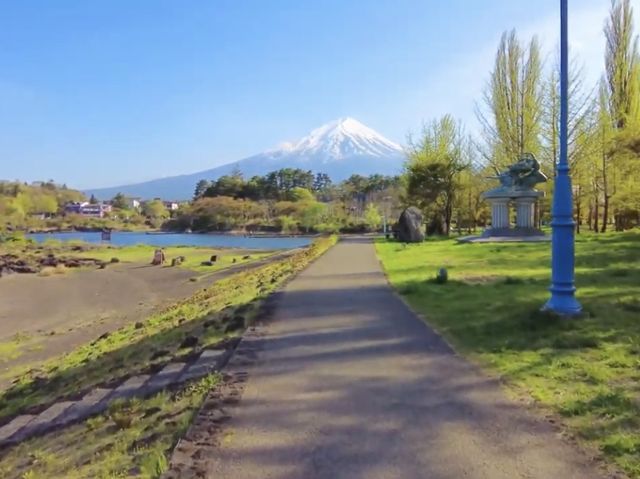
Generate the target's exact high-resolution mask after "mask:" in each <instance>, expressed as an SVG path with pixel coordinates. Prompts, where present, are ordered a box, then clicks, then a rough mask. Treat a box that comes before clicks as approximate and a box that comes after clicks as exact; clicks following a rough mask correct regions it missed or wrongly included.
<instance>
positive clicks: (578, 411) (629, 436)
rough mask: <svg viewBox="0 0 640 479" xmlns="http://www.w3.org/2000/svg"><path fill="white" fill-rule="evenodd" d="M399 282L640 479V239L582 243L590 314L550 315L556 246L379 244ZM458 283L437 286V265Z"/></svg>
mask: <svg viewBox="0 0 640 479" xmlns="http://www.w3.org/2000/svg"><path fill="white" fill-rule="evenodd" d="M377 250H378V255H379V256H380V258H381V260H382V262H383V264H384V267H385V270H386V272H387V274H388V276H389V279H390V281H391V283H392V284H393V285H394V286H395V287H396V288H397V289H398V290H399V292H400V293H401V294H402V295H403V296H405V297H406V299H407V300H408V302H409V303H410V304H411V305H412V307H414V308H415V309H416V310H417V311H419V312H421V313H423V314H424V315H425V317H426V319H427V321H429V323H430V324H432V325H433V326H434V327H435V328H436V329H437V330H438V331H439V332H441V333H442V334H443V335H444V336H445V337H446V338H447V339H448V340H449V341H450V342H451V343H452V344H453V345H454V347H455V348H456V349H458V350H459V351H460V352H462V353H464V354H467V355H469V356H471V357H472V358H474V359H475V360H476V361H479V362H480V363H481V364H484V365H485V366H486V367H488V368H489V369H491V370H493V371H496V372H498V373H499V374H500V375H501V376H502V377H504V378H505V379H506V380H507V382H508V383H509V384H510V385H511V387H512V391H514V392H517V393H518V394H525V395H528V396H530V397H532V398H533V399H535V400H536V401H537V402H538V404H540V405H542V406H544V407H547V408H549V409H550V410H552V411H554V412H555V413H557V414H559V415H561V416H562V417H563V422H564V423H565V424H566V426H567V427H568V428H569V429H570V430H571V431H573V432H574V433H575V434H576V435H577V436H578V437H580V438H581V439H582V440H583V441H585V442H587V443H589V444H590V445H593V446H596V447H598V448H599V449H600V450H601V451H602V452H603V454H604V455H605V456H606V457H608V458H609V459H610V460H612V461H613V462H615V463H617V464H618V465H619V466H621V467H622V468H623V469H624V470H625V471H626V472H627V473H628V474H629V475H630V476H631V477H636V478H640V382H639V380H640V317H639V313H640V261H639V258H640V233H638V232H628V233H612V234H606V235H579V236H578V239H577V244H576V283H577V286H578V296H579V299H580V301H581V302H582V304H583V307H584V310H585V314H584V315H583V317H581V318H579V319H574V320H561V319H558V318H556V317H554V316H552V315H549V314H545V313H541V312H540V311H539V309H540V307H541V306H542V305H543V304H544V303H545V302H546V300H547V299H548V296H549V293H548V291H547V288H548V286H549V275H550V269H549V264H550V255H549V251H550V245H549V244H540V243H528V244H523V243H521V244H513V243H511V244H504V243H503V244H495V243H494V244H457V243H456V242H455V241H453V240H432V241H427V242H425V243H423V244H416V245H407V246H404V245H401V244H399V243H395V242H386V241H379V242H378V243H377ZM441 267H446V268H447V269H448V273H449V280H448V282H446V283H445V284H438V283H437V282H436V281H435V280H434V279H435V276H436V273H437V271H438V269H439V268H441Z"/></svg>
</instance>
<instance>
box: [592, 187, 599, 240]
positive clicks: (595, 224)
mask: <svg viewBox="0 0 640 479" xmlns="http://www.w3.org/2000/svg"><path fill="white" fill-rule="evenodd" d="M599 219H600V202H599V201H598V193H597V192H596V199H595V203H594V205H593V231H595V232H596V233H598V232H599V231H600V230H599V227H598V224H599V223H598V221H599Z"/></svg>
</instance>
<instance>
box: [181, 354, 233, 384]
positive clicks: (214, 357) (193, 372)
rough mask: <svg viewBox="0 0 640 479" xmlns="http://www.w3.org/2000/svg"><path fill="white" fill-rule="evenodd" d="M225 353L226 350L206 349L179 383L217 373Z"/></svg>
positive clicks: (183, 374) (185, 372) (184, 373)
mask: <svg viewBox="0 0 640 479" xmlns="http://www.w3.org/2000/svg"><path fill="white" fill-rule="evenodd" d="M225 353H226V351H224V350H218V349H205V350H204V351H202V354H201V355H200V357H199V358H198V359H197V360H196V361H195V362H194V363H193V364H191V366H189V367H188V368H187V369H186V370H185V371H184V372H183V373H182V375H181V376H180V379H179V382H184V381H191V380H192V379H197V378H201V377H203V376H205V375H207V374H209V373H211V372H213V371H215V370H216V368H217V367H218V364H219V362H220V361H221V360H222V358H223V357H224V355H225Z"/></svg>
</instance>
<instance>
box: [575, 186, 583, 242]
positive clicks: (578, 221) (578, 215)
mask: <svg viewBox="0 0 640 479" xmlns="http://www.w3.org/2000/svg"><path fill="white" fill-rule="evenodd" d="M581 224H582V204H581V201H580V189H578V194H577V195H576V233H578V234H580V225H581Z"/></svg>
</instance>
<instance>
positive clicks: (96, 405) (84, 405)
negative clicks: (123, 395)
mask: <svg viewBox="0 0 640 479" xmlns="http://www.w3.org/2000/svg"><path fill="white" fill-rule="evenodd" d="M111 393H113V389H105V388H96V389H94V390H92V391H90V392H89V393H87V394H86V395H85V396H84V397H83V398H82V399H81V400H80V401H76V402H75V403H74V404H72V405H71V406H70V407H69V408H68V409H67V410H65V411H64V412H63V413H62V414H61V415H60V416H58V417H57V418H56V420H55V421H54V426H55V427H61V426H66V425H68V424H71V423H73V422H76V421H81V420H83V419H85V418H87V417H89V416H92V415H94V414H98V413H101V412H102V411H104V410H105V409H106V408H107V406H108V404H109V401H108V396H109V395H110V394H111Z"/></svg>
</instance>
